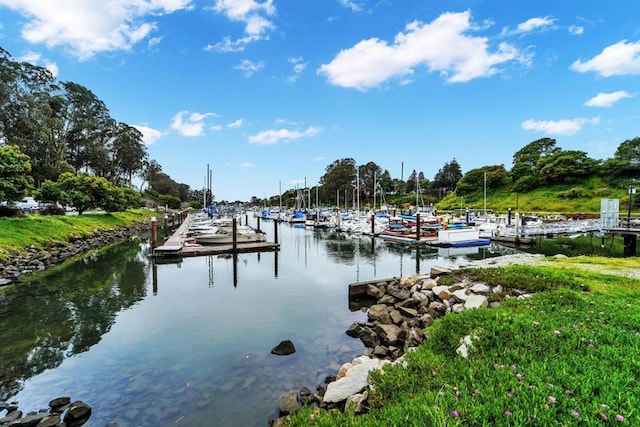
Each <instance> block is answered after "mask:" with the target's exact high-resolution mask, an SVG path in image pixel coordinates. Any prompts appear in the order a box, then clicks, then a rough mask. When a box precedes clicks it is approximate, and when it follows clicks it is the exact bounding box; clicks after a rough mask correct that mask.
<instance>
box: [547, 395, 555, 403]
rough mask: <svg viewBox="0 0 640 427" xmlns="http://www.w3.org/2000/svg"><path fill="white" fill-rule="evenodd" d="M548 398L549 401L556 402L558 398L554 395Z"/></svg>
mask: <svg viewBox="0 0 640 427" xmlns="http://www.w3.org/2000/svg"><path fill="white" fill-rule="evenodd" d="M547 399H548V400H549V403H556V398H555V397H553V396H549V397H548V398H547Z"/></svg>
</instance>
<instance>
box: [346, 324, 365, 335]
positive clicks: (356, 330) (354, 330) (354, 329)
mask: <svg viewBox="0 0 640 427" xmlns="http://www.w3.org/2000/svg"><path fill="white" fill-rule="evenodd" d="M363 328H364V324H363V323H362V322H353V323H352V324H351V326H349V329H347V332H346V334H347V335H349V336H350V337H351V338H359V337H360V334H362V330H363Z"/></svg>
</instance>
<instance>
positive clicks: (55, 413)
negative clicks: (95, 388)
mask: <svg viewBox="0 0 640 427" xmlns="http://www.w3.org/2000/svg"><path fill="white" fill-rule="evenodd" d="M4 411H6V413H5V412H4ZM3 414H4V416H2V415H3ZM89 417H91V407H90V406H89V405H87V404H86V403H84V402H82V401H80V400H77V401H75V402H71V398H69V397H58V398H56V399H53V400H52V401H51V402H49V408H48V409H41V410H39V411H34V412H29V413H27V414H23V412H22V411H21V410H20V409H18V406H17V405H15V404H14V403H6V402H0V427H18V426H20V427H79V426H81V425H83V424H84V423H86V422H87V421H88V420H89Z"/></svg>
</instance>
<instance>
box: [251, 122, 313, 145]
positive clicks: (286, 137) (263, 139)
mask: <svg viewBox="0 0 640 427" xmlns="http://www.w3.org/2000/svg"><path fill="white" fill-rule="evenodd" d="M319 133H320V128H317V127H313V126H311V127H308V128H307V129H306V130H304V131H299V130H289V129H269V130H264V131H262V132H258V133H257V134H255V135H251V136H250V137H249V142H250V143H251V144H261V145H271V144H275V143H277V142H278V141H284V142H290V141H293V140H296V139H300V138H305V137H311V136H315V135H317V134H319Z"/></svg>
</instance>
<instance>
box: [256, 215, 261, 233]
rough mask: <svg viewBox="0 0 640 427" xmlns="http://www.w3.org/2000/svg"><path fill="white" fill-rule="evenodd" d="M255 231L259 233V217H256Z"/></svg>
mask: <svg viewBox="0 0 640 427" xmlns="http://www.w3.org/2000/svg"><path fill="white" fill-rule="evenodd" d="M256 231H258V232H260V231H262V230H260V217H256Z"/></svg>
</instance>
